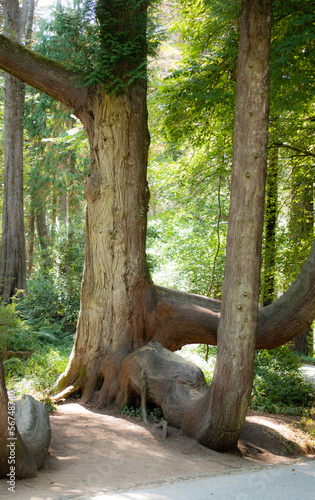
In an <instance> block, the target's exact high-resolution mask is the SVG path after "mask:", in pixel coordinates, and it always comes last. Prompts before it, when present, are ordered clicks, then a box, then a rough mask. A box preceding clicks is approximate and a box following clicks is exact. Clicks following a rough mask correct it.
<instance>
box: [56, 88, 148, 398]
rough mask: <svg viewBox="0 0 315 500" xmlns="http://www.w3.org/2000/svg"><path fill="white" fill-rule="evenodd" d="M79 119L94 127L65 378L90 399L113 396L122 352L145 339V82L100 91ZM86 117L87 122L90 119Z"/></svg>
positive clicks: (134, 346) (88, 128)
mask: <svg viewBox="0 0 315 500" xmlns="http://www.w3.org/2000/svg"><path fill="white" fill-rule="evenodd" d="M89 106H90V112H89V113H88V117H87V118H86V115H85V116H83V117H82V121H83V122H84V124H85V125H86V128H87V130H88V131H89V133H88V137H89V141H90V150H91V170H90V174H89V177H88V179H87V181H86V185H85V196H86V199H87V214H86V236H85V259H84V262H85V264H84V273H83V280H82V289H81V310H80V315H79V320H78V327H77V335H76V340H75V344H74V348H73V352H72V355H71V359H70V363H69V367H68V370H67V372H66V374H65V375H64V376H63V377H62V380H61V381H60V386H65V385H67V384H71V385H74V386H76V385H79V386H80V387H81V389H82V390H83V396H82V397H83V400H84V401H87V400H90V399H91V397H92V395H93V393H94V391H95V388H96V385H97V380H99V384H100V390H99V393H98V396H97V397H98V400H99V401H111V400H113V399H115V397H116V396H117V391H118V373H117V370H118V368H119V363H120V360H121V359H122V358H123V357H124V356H126V354H128V353H129V352H131V351H132V350H133V349H134V348H137V347H140V346H142V345H143V344H144V332H145V330H146V326H145V313H144V311H145V304H144V295H145V294H146V291H147V290H149V289H150V288H151V286H150V278H149V274H148V271H147V266H146V259H145V237H146V221H147V210H148V200H149V191H148V187H147V181H146V166H147V154H148V146H149V134H148V129H147V110H146V90H145V88H144V87H142V88H140V87H138V88H135V89H132V90H128V91H127V92H126V94H124V95H121V96H117V95H112V96H108V95H106V94H105V93H104V92H96V93H95V94H94V96H93V98H92V99H91V100H90V103H89ZM86 119H87V120H88V123H86Z"/></svg>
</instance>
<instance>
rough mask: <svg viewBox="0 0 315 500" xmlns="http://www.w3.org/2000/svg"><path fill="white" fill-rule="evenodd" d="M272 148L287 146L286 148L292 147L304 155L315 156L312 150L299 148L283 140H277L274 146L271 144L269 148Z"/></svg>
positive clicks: (292, 149) (291, 148)
mask: <svg viewBox="0 0 315 500" xmlns="http://www.w3.org/2000/svg"><path fill="white" fill-rule="evenodd" d="M270 148H285V149H290V150H291V151H295V152H296V153H299V155H302V156H310V157H311V158H315V154H314V153H311V151H307V150H305V149H299V148H296V147H294V146H290V144H284V143H283V142H278V143H277V142H276V143H274V144H273V145H272V146H269V148H268V149H270Z"/></svg>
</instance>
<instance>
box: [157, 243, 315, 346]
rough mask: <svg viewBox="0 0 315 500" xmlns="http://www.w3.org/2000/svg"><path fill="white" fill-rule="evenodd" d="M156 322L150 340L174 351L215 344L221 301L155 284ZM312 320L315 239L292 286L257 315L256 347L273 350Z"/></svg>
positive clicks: (314, 312) (314, 316)
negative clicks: (195, 345) (190, 346)
mask: <svg viewBox="0 0 315 500" xmlns="http://www.w3.org/2000/svg"><path fill="white" fill-rule="evenodd" d="M155 291H156V317H157V324H156V327H155V330H154V334H153V335H152V336H151V338H150V340H155V341H157V342H160V343H161V344H162V345H163V346H164V347H166V348H167V349H170V350H171V351H174V350H176V349H179V348H180V347H182V346H184V345H186V344H193V343H202V344H210V345H216V343H217V329H218V325H219V318H220V309H221V303H220V301H218V300H214V299H209V298H207V297H202V296H200V295H194V294H189V293H185V292H179V291H177V290H170V289H167V288H164V287H159V286H157V287H155ZM314 319H315V240H314V242H313V246H312V248H311V251H310V253H309V256H308V258H307V260H306V262H305V264H304V266H303V268H302V270H301V272H300V274H299V275H298V277H297V278H296V280H295V281H294V283H293V284H292V285H291V287H290V288H289V289H288V290H287V291H286V292H285V293H284V294H283V295H282V297H280V298H279V299H278V300H276V301H275V302H273V303H272V304H270V305H268V306H266V307H261V308H260V309H259V314H258V327H257V336H256V349H272V348H274V347H278V346H280V345H283V344H285V343H287V342H289V341H290V340H292V339H293V338H294V337H296V336H297V335H299V333H301V332H303V331H304V330H305V329H306V328H307V327H308V326H309V325H311V324H312V322H313V321H314Z"/></svg>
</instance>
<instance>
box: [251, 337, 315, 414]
mask: <svg viewBox="0 0 315 500" xmlns="http://www.w3.org/2000/svg"><path fill="white" fill-rule="evenodd" d="M299 367H300V364H299V360H298V358H297V357H296V356H295V355H294V354H293V353H292V352H291V351H290V350H289V349H288V347H287V346H282V347H279V348H277V349H272V350H270V351H267V350H262V351H258V352H257V353H256V357H255V368H254V386H253V392H252V398H251V402H250V408H251V409H252V410H259V411H265V412H270V413H289V414H292V415H298V414H301V413H302V408H310V407H311V406H312V404H313V403H314V388H313V386H312V384H310V383H308V382H306V381H305V380H304V379H303V376H302V374H301V373H300V371H299Z"/></svg>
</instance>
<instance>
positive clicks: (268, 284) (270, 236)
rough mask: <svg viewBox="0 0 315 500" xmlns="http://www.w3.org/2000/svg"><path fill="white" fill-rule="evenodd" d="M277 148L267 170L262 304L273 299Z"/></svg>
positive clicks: (268, 302)
mask: <svg viewBox="0 0 315 500" xmlns="http://www.w3.org/2000/svg"><path fill="white" fill-rule="evenodd" d="M277 212H278V148H275V149H273V150H272V153H271V157H270V161H269V167H268V171H267V185H266V210H265V252H264V274H263V283H262V296H263V305H264V306H268V305H269V304H271V303H272V302H273V301H274V300H275V298H276V297H275V272H276V226H277V215H278V213H277Z"/></svg>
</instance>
